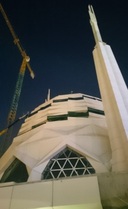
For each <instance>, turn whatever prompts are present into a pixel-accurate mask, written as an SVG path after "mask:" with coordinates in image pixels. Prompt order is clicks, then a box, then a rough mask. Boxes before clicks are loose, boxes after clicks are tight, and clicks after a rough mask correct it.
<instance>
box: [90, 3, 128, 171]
mask: <svg viewBox="0 0 128 209" xmlns="http://www.w3.org/2000/svg"><path fill="white" fill-rule="evenodd" d="M89 14H90V23H91V26H92V30H93V34H94V38H95V42H96V46H95V49H94V50H93V57H94V63H95V67H96V73H97V78H98V83H99V88H100V92H101V97H102V101H103V105H104V110H105V116H106V121H107V126H108V133H109V138H110V143H111V149H112V171H116V172H118V171H119V172H123V171H128V122H127V119H128V89H127V87H126V84H125V82H124V79H123V77H122V74H121V72H120V69H119V66H118V64H117V62H116V59H115V57H114V54H113V52H112V50H111V47H110V46H109V45H107V44H105V43H104V42H103V41H102V38H101V35H100V31H99V28H98V25H97V20H96V17H95V14H94V11H93V8H92V6H89Z"/></svg>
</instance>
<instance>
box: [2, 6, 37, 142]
mask: <svg viewBox="0 0 128 209" xmlns="http://www.w3.org/2000/svg"><path fill="white" fill-rule="evenodd" d="M0 12H1V14H2V16H3V18H4V20H5V22H6V24H7V26H8V28H9V30H10V32H11V35H12V37H13V41H14V44H15V45H16V46H17V48H18V50H19V52H20V54H21V56H22V57H23V60H22V64H21V67H20V71H19V74H18V79H17V82H16V87H15V92H14V95H13V99H12V103H11V107H10V111H9V114H8V118H7V126H10V125H11V124H12V123H13V122H14V120H15V118H16V112H17V108H18V102H19V98H20V94H21V90H22V84H23V79H24V75H25V70H26V67H27V68H28V70H29V72H30V76H31V77H32V78H34V76H35V75H34V72H33V70H32V69H31V66H30V64H29V61H30V58H29V56H28V55H27V54H26V52H25V50H24V49H23V47H22V46H21V43H20V40H19V38H18V37H17V36H16V34H15V31H14V29H13V27H12V25H11V23H10V21H9V19H8V17H7V15H6V13H5V11H4V9H3V7H2V5H1V4H0ZM5 132H7V134H6V135H9V134H8V129H5V130H3V132H1V133H2V134H4V133H5ZM8 138H9V136H6V137H5V139H8ZM8 140H9V139H8ZM6 143H8V146H9V145H10V144H11V142H6Z"/></svg>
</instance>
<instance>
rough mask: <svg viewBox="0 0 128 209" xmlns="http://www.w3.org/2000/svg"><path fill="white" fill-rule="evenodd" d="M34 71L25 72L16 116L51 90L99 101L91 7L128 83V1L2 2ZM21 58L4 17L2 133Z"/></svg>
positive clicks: (0, 34)
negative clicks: (90, 16)
mask: <svg viewBox="0 0 128 209" xmlns="http://www.w3.org/2000/svg"><path fill="white" fill-rule="evenodd" d="M1 3H2V5H3V7H4V10H5V11H6V13H7V15H8V17H9V19H10V22H11V24H12V25H13V28H14V30H15V32H16V34H17V36H18V37H19V39H20V42H21V45H22V46H23V48H24V49H25V50H26V52H27V54H28V55H29V56H30V58H31V61H30V65H31V67H32V69H33V71H34V72H35V79H34V80H32V79H31V77H30V75H29V72H28V70H26V74H25V78H24V83H23V86H22V93H21V97H20V101H19V107H18V112H17V117H18V116H21V115H23V114H25V113H27V112H28V111H32V110H33V109H34V108H35V107H36V106H38V105H40V104H41V103H43V102H44V100H45V99H46V97H47V91H48V89H49V88H50V89H51V97H54V96H57V95H59V94H68V93H71V91H73V92H74V93H84V94H88V95H92V96H96V97H100V93H99V89H98V84H97V78H96V73H95V68H94V62H93V57H92V50H93V49H94V46H95V42H94V38H93V34H92V29H91V26H90V23H89V15H88V5H89V4H91V5H93V8H94V11H95V14H96V16H97V20H98V25H99V28H100V31H101V35H102V38H103V41H104V42H106V43H107V44H109V45H110V46H111V47H112V49H113V52H114V54H115V56H116V59H117V61H118V64H119V66H120V69H121V72H122V74H123V76H124V79H125V81H126V83H127V84H128V54H127V46H128V8H127V1H126V0H125V1H123V0H122V1H115V0H114V1H113V0H111V1H110V0H107V1H100V0H99V1H98V0H92V1H91V0H90V1H89V0H31V1H30V0H22V1H18V0H11V1H10V0H1ZM21 62H22V57H21V55H20V53H19V51H18V49H17V47H16V46H15V45H14V43H13V38H12V36H11V33H10V31H9V29H8V28H7V25H6V23H5V21H4V19H3V17H2V15H0V130H1V129H3V128H5V127H6V121H7V116H8V113H9V108H10V104H11V100H12V97H13V93H14V89H15V84H16V80H17V76H18V72H19V69H20V65H21Z"/></svg>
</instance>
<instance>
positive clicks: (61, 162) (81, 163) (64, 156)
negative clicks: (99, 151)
mask: <svg viewBox="0 0 128 209" xmlns="http://www.w3.org/2000/svg"><path fill="white" fill-rule="evenodd" d="M94 173H95V170H94V168H93V167H92V165H91V164H90V163H89V161H88V160H87V159H86V158H85V157H83V156H82V155H80V154H78V153H77V152H74V151H73V150H71V149H69V148H68V147H67V148H65V149H64V150H63V151H61V152H60V153H59V154H57V155H56V156H54V157H53V158H52V159H51V160H50V161H49V163H48V165H47V166H46V168H45V169H44V171H43V173H42V179H58V178H61V177H71V176H79V175H87V174H94Z"/></svg>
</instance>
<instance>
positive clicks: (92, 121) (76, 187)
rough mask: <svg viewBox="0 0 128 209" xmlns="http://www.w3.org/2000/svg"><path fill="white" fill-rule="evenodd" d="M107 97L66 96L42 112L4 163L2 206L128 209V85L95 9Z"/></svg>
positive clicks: (32, 117) (0, 166)
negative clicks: (101, 27)
mask: <svg viewBox="0 0 128 209" xmlns="http://www.w3.org/2000/svg"><path fill="white" fill-rule="evenodd" d="M89 14H90V18H91V25H92V29H93V32H94V37H95V40H96V47H95V49H94V51H93V55H94V61H95V66H96V71H97V77H98V82H99V86H100V90H101V95H102V98H103V103H102V101H101V99H99V98H96V97H92V96H89V95H86V94H82V93H77V94H66V95H59V96H57V97H55V98H53V99H50V98H49V96H48V100H47V101H46V102H44V103H43V104H41V105H39V106H38V107H36V108H35V109H34V110H33V111H32V112H31V113H30V114H29V116H28V118H27V119H26V120H25V122H24V123H23V124H22V126H21V128H20V130H19V133H18V135H17V136H16V137H15V138H14V140H13V143H12V145H11V146H10V147H9V149H8V150H7V151H6V153H5V154H4V155H3V156H2V158H1V159H0V179H1V184H0V204H1V205H0V206H1V208H2V209H17V208H19V209H32V208H33V209H43V208H54V209H55V208H61V209H62V208H66V209H68V208H73V209H76V208H81V209H86V208H87V209H100V208H101V209H102V208H104V209H108V208H109V209H110V208H128V173H127V169H128V161H127V156H128V154H127V150H128V142H127V130H128V125H127V123H126V119H127V116H128V115H127V107H128V106H127V104H128V100H127V88H126V86H125V83H124V80H123V78H122V76H121V73H120V70H119V68H118V65H117V63H116V61H115V58H114V56H113V53H112V51H111V48H110V47H109V46H108V45H106V44H105V43H103V42H102V38H101V35H100V32H99V29H98V25H97V21H96V17H95V14H94V11H93V8H92V7H91V6H90V7H89Z"/></svg>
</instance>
